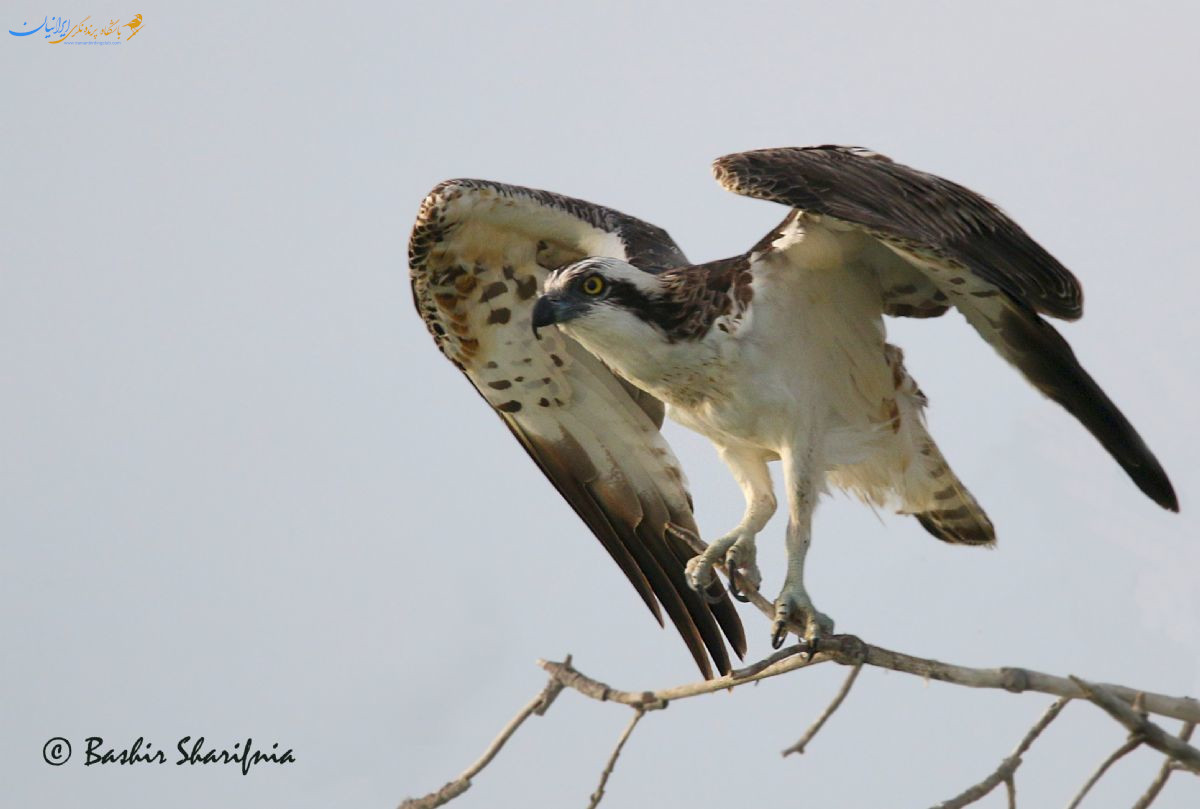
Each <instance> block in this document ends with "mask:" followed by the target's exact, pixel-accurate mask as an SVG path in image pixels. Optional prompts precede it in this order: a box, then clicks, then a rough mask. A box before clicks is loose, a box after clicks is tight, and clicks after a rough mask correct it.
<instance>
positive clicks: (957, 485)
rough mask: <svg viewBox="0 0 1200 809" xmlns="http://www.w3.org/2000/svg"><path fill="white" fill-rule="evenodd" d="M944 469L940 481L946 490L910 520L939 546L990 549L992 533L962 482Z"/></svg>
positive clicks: (990, 525) (993, 535)
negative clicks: (914, 521) (944, 484)
mask: <svg viewBox="0 0 1200 809" xmlns="http://www.w3.org/2000/svg"><path fill="white" fill-rule="evenodd" d="M945 468H946V474H945V476H944V477H943V478H942V479H943V480H944V481H945V482H946V486H945V487H944V488H942V489H939V490H938V491H935V492H934V493H933V495H932V497H933V500H934V502H935V503H936V505H934V506H933V507H932V508H930V509H928V510H927V511H920V512H914V513H913V516H914V517H916V518H917V522H919V523H921V525H922V526H923V527H924V528H925V530H926V531H928V532H929V533H931V534H933V535H934V536H935V537H937V538H938V539H940V540H942V541H943V542H950V543H953V544H955V545H993V544H995V542H996V529H995V528H993V527H992V521H991V520H989V519H988V516H987V514H985V513H984V511H983V508H982V507H980V505H979V503H978V502H977V501H976V500H975V498H974V496H972V494H971V493H970V492H969V491H967V488H966V487H965V486H963V485H962V481H960V480H959V479H958V477H957V476H956V475H955V474H954V472H952V471H950V469H949V467H945Z"/></svg>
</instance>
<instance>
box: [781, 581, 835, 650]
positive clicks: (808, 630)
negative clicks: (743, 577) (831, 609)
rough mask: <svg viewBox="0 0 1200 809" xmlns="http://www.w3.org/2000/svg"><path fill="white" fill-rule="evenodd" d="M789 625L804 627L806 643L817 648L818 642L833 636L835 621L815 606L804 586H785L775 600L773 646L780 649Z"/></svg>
mask: <svg viewBox="0 0 1200 809" xmlns="http://www.w3.org/2000/svg"><path fill="white" fill-rule="evenodd" d="M789 624H799V625H800V626H802V627H804V636H803V638H804V641H805V642H806V643H807V644H809V645H810V646H815V644H816V641H817V640H818V639H820V638H823V637H825V636H827V635H832V634H833V619H832V618H830V617H829V616H828V615H826V614H825V613H823V612H821V611H820V610H818V609H817V608H816V607H814V606H813V603H812V599H810V598H809V597H808V593H807V592H806V591H805V589H804V586H803V585H800V586H792V585H784V588H783V592H781V593H780V594H779V598H777V599H775V621H774V623H772V624H771V646H772V647H774V648H776V649H778V648H779V647H780V646H782V645H783V642H784V640H786V639H787V635H788V632H789V631H790V628H789Z"/></svg>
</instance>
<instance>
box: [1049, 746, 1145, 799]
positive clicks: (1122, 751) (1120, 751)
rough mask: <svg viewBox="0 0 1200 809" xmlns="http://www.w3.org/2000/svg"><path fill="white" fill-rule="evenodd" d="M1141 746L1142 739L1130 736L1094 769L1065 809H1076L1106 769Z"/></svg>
mask: <svg viewBox="0 0 1200 809" xmlns="http://www.w3.org/2000/svg"><path fill="white" fill-rule="evenodd" d="M1141 746H1142V738H1141V737H1140V736H1130V737H1129V740H1128V741H1126V742H1125V744H1123V745H1121V746H1120V747H1118V748H1117V749H1116V750H1114V751H1113V753H1112V755H1110V756H1109V757H1108V758H1106V759H1104V761H1103V762H1102V763H1101V764H1100V766H1099V767H1097V768H1096V771H1095V772H1094V773H1092V777H1091V778H1089V779H1088V780H1087V783H1085V784H1084V785H1083V787H1082V788H1081V789H1080V790H1079V793H1078V794H1077V795H1076V796H1075V798H1074V800H1072V801H1071V803H1070V805H1069V806H1067V809H1076V807H1077V806H1079V804H1080V803H1082V802H1083V798H1084V796H1086V795H1087V794H1088V792H1089V791H1091V789H1092V787H1093V786H1095V785H1096V782H1097V781H1099V780H1100V777H1101V776H1102V775H1104V773H1106V772H1108V768H1109V767H1111V766H1112V765H1113V764H1114V763H1116V761H1117V759H1119V758H1121V757H1122V756H1124V755H1126V754H1127V753H1129V752H1131V751H1133V750H1136V749H1137V748H1138V747H1141Z"/></svg>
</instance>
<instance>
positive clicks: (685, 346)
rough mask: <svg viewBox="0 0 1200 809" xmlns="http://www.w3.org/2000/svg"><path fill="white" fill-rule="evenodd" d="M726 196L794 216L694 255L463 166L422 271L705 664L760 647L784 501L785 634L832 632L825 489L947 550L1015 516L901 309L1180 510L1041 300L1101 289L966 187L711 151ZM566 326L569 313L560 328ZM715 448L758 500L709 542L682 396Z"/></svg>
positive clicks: (778, 625)
mask: <svg viewBox="0 0 1200 809" xmlns="http://www.w3.org/2000/svg"><path fill="white" fill-rule="evenodd" d="M713 171H714V174H715V176H716V178H717V180H718V182H719V183H720V184H721V185H722V186H724V187H725V188H726V189H728V190H730V191H733V192H735V193H738V194H743V195H746V196H750V197H757V198H759V199H765V200H771V201H774V202H779V203H782V204H784V205H786V206H788V207H789V208H790V210H789V212H788V214H787V216H786V217H785V218H784V220H783V221H782V222H781V223H780V224H779V225H778V226H777V227H775V228H774V229H773V230H771V231H770V232H769V233H768V234H767V235H766V236H765V237H764V238H763V239H762V240H761V241H759V242H758V244H756V245H754V246H753V247H752V248H751V249H750V250H749V251H748V252H745V253H743V254H741V255H738V256H735V257H733V258H728V259H722V260H718V261H711V262H708V263H704V264H690V263H689V262H688V261H687V260H686V259H685V258H684V256H683V254H682V253H681V252H680V250H679V248H678V247H677V246H676V245H675V243H674V242H673V241H672V240H671V239H670V237H669V236H668V235H667V234H666V232H665V231H663V230H661V229H660V228H657V227H654V226H653V225H650V224H648V223H646V222H642V221H640V220H638V219H634V218H632V217H629V216H625V215H624V214H621V213H618V212H616V211H613V210H610V209H608V208H603V207H600V206H597V205H593V204H591V203H587V202H583V201H581V200H576V199H571V198H568V197H564V196H559V195H557V194H552V193H548V192H545V191H537V190H532V189H527V188H521V187H516V186H507V185H502V184H499V183H492V182H486V181H481V180H450V181H447V182H444V183H442V184H440V185H438V186H437V187H436V188H434V189H433V191H431V192H430V194H429V195H428V196H427V197H426V198H425V201H424V202H423V203H422V206H421V210H420V214H419V215H418V218H417V222H416V225H415V227H414V229H413V232H412V238H411V241H410V254H409V263H410V269H411V275H412V286H413V294H414V298H415V302H416V305H417V310H418V312H419V313H420V315H421V317H422V318H423V319H424V320H425V322H426V324H427V326H428V327H429V330H430V331H431V333H432V334H433V337H434V340H435V341H436V343H437V345H438V347H439V348H440V349H441V350H442V352H443V353H444V354H445V355H446V356H447V357H449V358H450V360H451V361H453V362H454V363H455V364H456V365H457V366H458V367H459V368H460V369H461V370H462V371H463V372H464V373H465V374H466V375H467V377H468V378H469V379H470V380H471V382H472V383H473V384H474V386H475V387H476V389H477V390H478V391H479V392H480V393H481V394H482V395H483V398H484V399H485V400H486V401H487V402H488V403H489V404H490V405H491V406H492V407H493V408H495V410H496V411H497V413H498V414H499V415H500V417H501V418H502V419H503V420H504V422H505V424H506V425H507V426H508V427H509V429H510V430H512V432H513V434H514V435H515V436H516V438H517V440H518V441H520V443H521V444H522V445H523V446H524V447H525V449H526V450H527V451H528V452H529V454H530V455H531V456H532V457H533V459H534V461H535V462H536V463H537V464H538V465H539V467H540V468H541V469H542V471H543V472H544V473H545V474H546V476H547V477H548V478H549V479H550V480H551V482H552V483H553V484H554V485H555V486H556V487H557V488H558V490H559V492H560V493H562V495H563V496H564V497H565V498H566V499H567V501H568V502H569V503H570V504H571V505H572V506H573V507H574V509H575V510H576V512H578V514H579V516H580V517H581V518H582V519H583V521H584V522H585V523H586V524H587V525H588V527H589V528H591V530H592V531H593V532H594V533H595V534H596V536H597V537H599V539H600V541H601V542H602V543H603V544H604V547H605V548H606V549H607V550H608V552H609V553H610V554H611V555H612V557H613V559H614V560H616V562H617V564H618V565H619V566H620V567H621V569H622V570H623V571H624V573H625V575H626V576H627V577H628V578H629V580H630V581H631V582H632V583H633V585H634V587H635V588H636V589H637V590H638V592H639V594H640V595H641V597H642V599H643V600H644V601H645V602H646V604H647V606H648V607H649V608H650V609H651V611H652V612H654V614H655V615H656V616H658V617H659V621H660V622H661V620H662V618H661V615H660V613H659V609H658V604H656V600H657V601H658V602H660V603H661V604H662V606H663V608H665V609H666V611H667V614H668V615H669V616H670V618H671V619H672V621H674V623H675V625H676V627H677V628H678V629H679V631H680V633H681V635H682V636H683V638H684V640H685V641H686V642H687V644H688V646H689V648H690V650H691V652H692V655H693V657H694V659H695V660H696V662H697V664H698V665H699V666H700V668H701V671H702V672H704V674H705V675H706V676H710V674H711V669H710V666H709V662H708V659H707V657H706V656H705V652H704V650H705V648H707V651H708V654H709V655H711V657H712V660H713V662H715V663H716V666H717V669H718V670H719V671H721V672H722V673H724V672H726V671H728V670H729V658H728V654H727V651H726V648H725V645H724V642H723V641H722V638H721V632H723V633H724V635H725V636H726V638H728V640H729V642H730V644H731V645H732V647H733V649H734V650H735V651H736V652H737V653H738V654H739V655H741V654H742V653H743V652H744V649H745V639H744V636H743V633H742V629H741V626H740V624H739V623H738V619H737V616H736V614H735V612H734V611H733V609H732V604H731V603H730V602H729V600H728V598H727V594H726V591H725V589H724V588H723V587H722V586H721V585H720V583H719V582H718V581H717V579H716V576H715V574H714V569H715V568H716V567H718V566H723V567H724V568H725V571H726V575H727V577H728V579H729V584H730V588H729V589H730V591H731V592H732V593H733V595H735V596H737V597H741V596H742V594H741V592H740V591H741V590H742V589H743V588H744V585H743V584H742V582H743V581H744V582H746V583H749V584H751V585H753V586H755V587H757V586H758V585H759V583H760V582H761V576H760V573H759V571H758V567H757V565H756V563H755V538H756V536H757V534H758V533H759V532H760V531H761V530H762V529H763V527H764V526H765V525H766V523H767V521H768V520H769V519H770V517H771V516H772V515H773V514H774V512H775V509H776V501H775V497H774V494H773V487H772V483H771V477H770V472H769V470H768V466H767V464H768V462H770V461H776V460H778V461H780V465H781V467H782V472H783V478H784V482H785V490H786V492H787V500H788V502H787V509H788V516H789V520H788V526H787V533H786V547H787V560H788V561H787V572H786V576H785V579H784V584H783V588H782V591H781V592H780V594H779V597H778V598H777V599H776V601H775V620H774V623H773V626H772V633H771V634H772V642H773V644H774V645H775V646H779V645H780V644H781V643H782V642H783V640H784V638H785V637H786V634H787V632H788V627H789V625H790V624H791V625H799V626H800V627H803V630H804V631H803V633H802V634H803V637H804V638H805V639H807V640H810V641H811V640H813V639H815V638H819V637H820V636H822V635H824V634H827V633H830V632H832V631H833V622H832V621H831V620H830V619H829V618H828V617H827V616H825V615H824V614H823V613H821V612H820V611H819V610H817V609H816V607H815V606H814V604H813V602H812V599H811V598H810V597H809V594H808V592H807V590H806V588H805V584H804V560H805V555H806V553H807V551H808V547H809V543H810V538H811V523H812V515H813V510H814V508H815V506H816V503H817V499H818V497H819V496H820V495H821V494H822V493H823V492H824V491H825V490H826V487H827V485H829V484H832V485H833V486H836V487H838V488H841V489H845V490H849V491H851V492H853V493H855V494H856V495H858V496H859V497H860V498H861V499H863V500H864V501H866V502H867V503H869V504H872V505H875V506H887V507H891V508H894V509H896V510H897V511H898V512H900V513H904V514H911V515H913V516H914V517H916V519H917V520H918V521H919V522H920V523H921V525H922V526H923V527H924V528H925V529H926V530H927V531H928V532H929V533H930V534H932V535H933V536H935V537H937V538H938V539H940V540H943V541H945V542H948V543H955V544H963V545H983V546H987V545H991V544H993V543H994V542H995V531H994V530H993V527H992V523H991V521H990V520H989V519H988V517H987V515H986V514H985V513H984V511H983V509H982V507H981V506H980V505H979V503H978V502H977V501H976V500H975V498H974V497H973V496H972V495H971V493H970V492H969V491H968V490H967V488H966V486H964V485H963V483H962V482H961V481H960V480H959V479H958V477H957V476H956V475H955V474H954V472H953V471H952V470H951V469H950V467H949V465H948V463H947V462H946V459H945V458H944V457H943V455H942V453H941V451H940V450H939V448H938V446H937V444H935V443H934V441H933V438H932V437H931V436H930V435H929V432H928V431H927V429H926V425H925V421H924V417H923V411H924V408H925V405H926V399H925V397H924V395H923V394H922V393H921V390H920V388H918V386H917V384H916V382H915V381H914V380H913V379H912V377H911V376H910V375H909V374H908V372H907V371H906V370H905V368H904V362H903V355H902V353H901V351H900V349H899V348H897V347H896V346H893V345H890V344H889V343H887V342H886V339H885V330H884V320H883V316H884V315H889V316H893V317H918V318H924V317H936V316H938V315H941V314H943V313H944V312H946V311H947V310H948V309H949V308H950V307H954V308H956V309H957V310H958V311H959V312H960V313H961V314H962V315H963V316H964V317H965V318H966V320H967V322H968V323H969V324H970V325H971V326H973V327H974V328H975V330H976V331H977V332H978V333H979V335H980V336H981V337H983V339H984V340H986V341H987V342H988V343H989V344H990V345H991V346H992V347H993V348H994V349H995V350H996V351H997V352H998V353H999V354H1000V356H1002V357H1003V358H1004V359H1006V360H1007V361H1008V362H1010V363H1011V364H1012V365H1014V366H1015V367H1016V368H1017V369H1018V370H1019V371H1020V372H1021V373H1022V374H1023V375H1024V376H1025V378H1026V379H1027V380H1029V382H1030V383H1031V384H1033V385H1034V387H1036V388H1037V389H1038V390H1040V391H1041V392H1042V393H1043V394H1045V395H1046V396H1048V397H1049V398H1051V399H1053V400H1054V401H1056V402H1058V403H1059V404H1060V405H1062V406H1063V407H1064V408H1066V410H1067V411H1068V412H1070V413H1071V414H1072V415H1074V416H1075V417H1076V418H1077V419H1078V420H1079V421H1080V422H1081V423H1082V424H1083V426H1084V427H1086V428H1087V429H1088V430H1089V431H1091V433H1092V434H1093V435H1094V436H1095V437H1096V439H1097V440H1099V442H1100V443H1101V444H1102V445H1103V446H1104V448H1105V449H1106V450H1108V452H1109V453H1110V454H1111V455H1112V456H1113V458H1114V459H1115V460H1116V461H1117V463H1119V464H1120V465H1121V467H1122V468H1123V469H1124V470H1125V471H1126V473H1127V474H1128V475H1129V477H1130V478H1131V479H1132V480H1133V482H1134V483H1135V484H1136V485H1137V486H1138V488H1140V489H1141V490H1142V491H1143V492H1144V493H1145V494H1146V495H1147V496H1149V497H1150V498H1151V499H1152V500H1154V501H1155V502H1156V503H1158V504H1159V505H1160V506H1162V507H1164V508H1167V509H1170V510H1172V511H1177V510H1178V501H1177V500H1176V496H1175V492H1174V490H1173V489H1172V486H1171V483H1170V481H1169V480H1168V479H1167V476H1166V474H1165V473H1164V471H1163V469H1162V467H1161V466H1160V465H1159V463H1158V461H1157V460H1156V459H1155V457H1154V455H1153V454H1152V453H1151V452H1150V450H1149V449H1148V448H1147V447H1146V445H1145V443H1144V442H1143V441H1142V439H1141V438H1140V436H1138V434H1137V432H1136V431H1135V430H1134V428H1133V426H1132V425H1131V424H1130V423H1129V422H1128V420H1126V419H1125V417H1124V416H1123V415H1122V414H1121V412H1120V411H1119V410H1118V409H1117V407H1116V406H1115V405H1114V404H1113V403H1112V401H1110V400H1109V398H1108V397H1107V396H1106V395H1105V394H1104V392H1103V391H1102V390H1101V389H1100V387H1099V386H1098V385H1097V384H1096V382H1095V381H1094V380H1093V379H1092V378H1091V376H1089V375H1088V373H1087V372H1086V371H1084V370H1083V368H1082V367H1081V366H1080V364H1079V362H1078V361H1077V360H1076V358H1075V355H1074V353H1073V352H1072V350H1071V348H1070V347H1069V346H1068V345H1067V343H1066V341H1065V340H1063V338H1062V337H1061V336H1060V335H1059V334H1058V332H1057V331H1055V330H1054V328H1053V327H1051V326H1050V325H1049V323H1047V322H1046V320H1044V319H1043V317H1042V316H1043V315H1047V316H1050V317H1057V318H1062V319H1066V320H1074V319H1076V318H1078V317H1080V315H1081V314H1082V290H1081V289H1080V286H1079V282H1078V281H1077V280H1076V279H1075V277H1074V276H1073V275H1071V273H1070V272H1069V271H1068V270H1067V269H1066V268H1065V267H1063V266H1062V264H1060V263H1059V262H1058V261H1057V260H1056V259H1055V258H1054V257H1053V256H1051V255H1050V254H1049V253H1048V252H1047V251H1046V250H1045V249H1043V248H1042V247H1041V246H1040V245H1039V244H1038V243H1037V242H1035V241H1034V240H1033V239H1032V238H1031V237H1030V236H1029V235H1028V234H1026V233H1025V231H1024V230H1022V229H1021V228H1020V227H1019V226H1018V225H1017V224H1016V223H1015V222H1013V221H1012V220H1011V219H1010V218H1009V217H1008V216H1006V215H1005V214H1004V213H1003V212H1001V211H1000V210H999V209H998V208H996V207H995V206H994V205H993V204H991V203H990V202H988V201H987V200H986V199H984V198H983V197H981V196H980V195H978V194H976V193H975V192H973V191H970V190H969V189H967V188H964V187H963V186H960V185H957V184H955V183H953V182H950V181H948V180H945V179H943V178H941V177H937V176H935V175H932V174H927V173H925V172H921V171H917V170H915V169H912V168H909V167H907V166H904V165H901V164H899V163H896V162H893V161H892V160H890V159H889V158H887V157H884V156H882V155H880V154H877V153H874V152H870V151H868V150H865V149H860V148H856V147H843V146H818V147H808V148H781V149H764V150H758V151H751V152H743V153H739V154H732V155H727V156H725V157H722V158H719V159H718V160H717V161H716V162H715V163H714V164H713ZM551 326H555V327H556V328H550V327H551ZM664 403H665V405H667V407H668V408H669V412H670V414H671V416H672V418H673V419H674V420H675V421H678V422H679V423H681V424H683V425H684V426H686V427H689V428H691V429H693V430H695V431H697V432H699V433H701V434H702V435H704V436H706V437H708V438H709V439H710V440H711V441H712V442H713V444H714V445H715V446H716V448H717V451H718V453H719V454H720V456H721V458H722V459H723V460H724V461H725V463H726V464H727V465H728V466H729V468H730V471H731V472H732V473H733V475H734V477H735V479H736V480H737V482H738V484H739V485H740V487H741V489H742V491H743V494H744V495H745V499H746V509H745V513H744V516H743V517H742V520H741V522H740V523H738V525H737V526H736V527H735V528H734V529H733V530H732V531H729V532H728V533H726V534H724V535H723V536H721V537H719V538H718V539H716V540H715V541H713V542H712V543H711V544H709V545H708V546H707V549H706V550H704V552H703V553H701V554H699V555H695V554H694V552H693V550H692V549H691V548H690V546H689V545H688V544H687V543H685V542H684V541H683V540H682V539H681V538H680V537H679V536H678V534H679V533H680V532H679V531H674V530H670V528H669V527H670V526H675V527H677V528H679V529H681V530H682V532H684V533H686V532H694V531H695V524H694V521H693V518H692V514H691V500H690V496H689V495H688V493H687V491H686V488H685V487H686V483H685V480H684V476H683V473H682V471H681V470H680V467H679V463H678V461H677V460H676V459H675V457H674V455H673V454H672V452H671V450H670V448H669V447H668V446H667V444H666V443H665V441H664V440H663V437H662V435H661V434H660V432H659V427H660V426H661V424H662V418H663V411H664V407H663V405H664Z"/></svg>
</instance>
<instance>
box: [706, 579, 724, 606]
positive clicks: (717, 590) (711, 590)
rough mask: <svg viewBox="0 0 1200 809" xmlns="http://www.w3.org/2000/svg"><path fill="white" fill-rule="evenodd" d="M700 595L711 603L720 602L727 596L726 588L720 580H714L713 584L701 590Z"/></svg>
mask: <svg viewBox="0 0 1200 809" xmlns="http://www.w3.org/2000/svg"><path fill="white" fill-rule="evenodd" d="M700 595H702V596H703V597H704V600H705V601H707V602H708V603H709V604H720V603H721V600H722V599H723V598H724V597H725V588H724V587H722V586H721V583H720V582H713V583H712V584H711V585H709V586H708V587H706V588H705V589H703V590H701V591H700Z"/></svg>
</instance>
